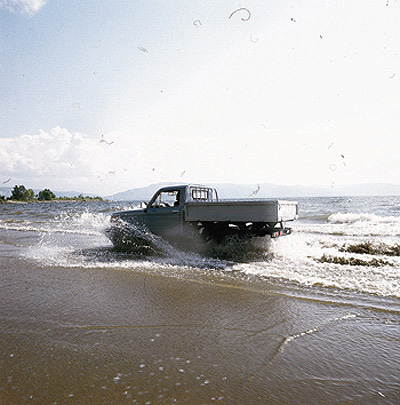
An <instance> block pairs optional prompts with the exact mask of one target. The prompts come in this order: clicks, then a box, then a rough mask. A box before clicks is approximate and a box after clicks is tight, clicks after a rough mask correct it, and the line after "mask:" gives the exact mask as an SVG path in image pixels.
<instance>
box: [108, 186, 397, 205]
mask: <svg viewBox="0 0 400 405" xmlns="http://www.w3.org/2000/svg"><path fill="white" fill-rule="evenodd" d="M173 184H179V183H174V182H171V183H157V184H150V185H149V186H147V187H142V188H134V189H132V190H127V191H124V192H121V193H116V194H113V195H111V196H107V197H105V198H107V199H109V200H119V201H121V200H136V201H141V200H144V201H148V200H149V199H150V198H151V197H152V196H153V194H154V193H155V191H157V190H158V189H159V188H161V187H163V186H165V185H173ZM207 185H210V186H212V187H215V188H216V189H217V190H218V195H219V197H220V198H251V197H252V198H296V197H331V196H332V197H333V196H373V195H400V184H384V183H370V184H351V185H334V186H331V187H328V186H318V185H317V186H301V185H293V186H286V185H278V184H270V183H262V184H227V183H223V184H207Z"/></svg>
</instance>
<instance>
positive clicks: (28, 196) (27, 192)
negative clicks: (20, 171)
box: [10, 184, 35, 201]
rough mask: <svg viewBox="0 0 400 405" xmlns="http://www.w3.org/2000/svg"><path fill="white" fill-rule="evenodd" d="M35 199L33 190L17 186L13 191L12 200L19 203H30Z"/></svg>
mask: <svg viewBox="0 0 400 405" xmlns="http://www.w3.org/2000/svg"><path fill="white" fill-rule="evenodd" d="M34 198H35V193H34V192H33V190H32V189H31V188H30V189H26V188H25V186H24V185H22V184H21V185H20V186H17V185H15V186H14V188H13V189H12V190H11V197H10V199H11V200H17V201H30V200H33V199H34Z"/></svg>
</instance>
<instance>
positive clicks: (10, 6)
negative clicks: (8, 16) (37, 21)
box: [0, 0, 48, 15]
mask: <svg viewBox="0 0 400 405" xmlns="http://www.w3.org/2000/svg"><path fill="white" fill-rule="evenodd" d="M47 2H48V0H0V8H2V7H4V8H6V9H7V10H9V11H11V12H20V13H22V14H29V15H34V14H35V13H37V12H38V11H39V10H40V9H41V8H42V7H43V6H44V5H46V3H47Z"/></svg>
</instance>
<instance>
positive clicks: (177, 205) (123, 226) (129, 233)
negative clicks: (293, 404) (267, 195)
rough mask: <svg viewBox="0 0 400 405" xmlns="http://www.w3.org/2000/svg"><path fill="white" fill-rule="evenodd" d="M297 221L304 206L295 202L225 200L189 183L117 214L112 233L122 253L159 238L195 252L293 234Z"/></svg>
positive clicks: (171, 188) (161, 191)
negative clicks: (233, 239)
mask: <svg viewBox="0 0 400 405" xmlns="http://www.w3.org/2000/svg"><path fill="white" fill-rule="evenodd" d="M297 217H298V203H297V202H294V201H283V200H269V199H246V200H240V199H239V200H221V199H219V198H218V193H217V190H216V189H215V188H212V187H207V186H201V185H193V184H185V185H174V186H168V187H163V188H161V189H159V190H158V191H157V192H156V193H155V194H154V196H153V197H152V198H151V200H150V201H149V203H148V204H145V203H142V207H141V208H140V209H134V210H129V211H122V212H117V213H114V214H113V215H112V216H111V228H110V229H108V230H107V234H108V237H109V238H110V239H111V241H112V243H113V244H114V246H115V247H117V248H119V249H122V250H130V249H131V248H132V249H134V248H136V247H145V246H147V245H148V244H149V243H151V241H152V240H153V241H154V238H157V237H161V238H162V239H164V240H166V241H167V242H169V243H170V244H172V245H174V246H176V247H179V248H183V249H191V248H194V246H195V245H199V243H200V244H203V245H204V244H207V243H209V242H212V243H214V244H221V243H223V242H224V240H226V238H228V237H232V236H233V237H238V238H246V239H249V238H255V237H270V238H277V237H279V236H284V235H289V234H290V233H291V228H288V227H286V222H288V221H294V220H295V219H297ZM195 250H197V249H195Z"/></svg>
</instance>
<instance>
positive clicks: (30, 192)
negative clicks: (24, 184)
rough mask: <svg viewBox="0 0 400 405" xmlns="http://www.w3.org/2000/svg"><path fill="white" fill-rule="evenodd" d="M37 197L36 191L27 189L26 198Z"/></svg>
mask: <svg viewBox="0 0 400 405" xmlns="http://www.w3.org/2000/svg"><path fill="white" fill-rule="evenodd" d="M34 198H35V193H34V191H33V190H32V189H31V188H29V189H28V190H26V199H27V200H33V199H34Z"/></svg>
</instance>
